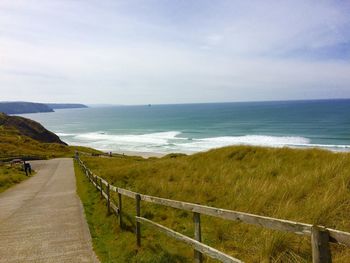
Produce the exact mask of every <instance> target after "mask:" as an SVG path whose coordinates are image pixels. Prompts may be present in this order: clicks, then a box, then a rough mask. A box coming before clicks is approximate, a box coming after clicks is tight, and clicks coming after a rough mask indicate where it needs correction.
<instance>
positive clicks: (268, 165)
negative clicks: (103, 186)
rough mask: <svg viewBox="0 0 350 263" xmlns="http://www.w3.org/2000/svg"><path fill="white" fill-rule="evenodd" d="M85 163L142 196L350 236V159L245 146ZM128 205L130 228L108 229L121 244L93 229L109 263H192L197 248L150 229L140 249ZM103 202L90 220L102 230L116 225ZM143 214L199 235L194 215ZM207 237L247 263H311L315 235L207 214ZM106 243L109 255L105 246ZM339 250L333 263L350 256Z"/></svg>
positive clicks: (153, 209)
mask: <svg viewBox="0 0 350 263" xmlns="http://www.w3.org/2000/svg"><path fill="white" fill-rule="evenodd" d="M83 160H84V161H86V162H87V164H88V166H89V167H90V168H91V169H92V170H93V171H94V172H95V173H96V174H98V175H100V176H102V177H104V178H105V179H107V180H108V181H109V182H111V183H112V184H113V185H115V186H119V187H124V188H127V189H130V190H134V191H137V192H140V193H144V194H149V195H154V196H160V197H165V198H171V199H175V200H182V201H188V202H194V203H200V204H204V205H210V206H215V207H221V208H227V209H232V210H237V211H243V212H249V213H254V214H259V215H265V216H271V217H276V218H282V219H288V220H295V221H299V222H304V223H310V224H322V225H325V226H327V227H331V228H336V229H339V230H344V231H350V221H349V220H348V218H349V217H350V154H345V153H331V152H328V151H322V150H316V149H311V150H293V149H287V148H282V149H272V148H259V147H243V146H242V147H226V148H222V149H217V150H212V151H209V152H206V153H199V154H195V155H191V156H183V155H169V156H166V157H164V158H159V159H158V158H150V159H147V160H146V159H143V158H138V157H126V156H117V157H113V158H96V157H83ZM84 185H85V184H84ZM84 187H90V186H84ZM90 190H91V191H92V193H91V194H93V193H95V194H96V193H97V192H95V190H93V189H90ZM96 198H99V197H98V196H95V197H91V199H92V200H96ZM114 198H115V197H114ZM89 199H90V198H89ZM124 200H125V201H124V204H123V205H124V208H125V211H126V212H127V215H126V216H125V221H126V224H127V228H128V231H120V229H119V228H118V227H117V225H118V223H117V221H109V223H110V224H111V225H110V226H109V227H108V228H110V229H112V232H113V236H115V237H116V239H114V240H112V239H110V238H108V237H107V236H106V234H105V233H104V232H102V231H101V232H100V231H92V232H93V233H94V244H95V247H96V251H97V254H98V255H100V257H101V259H102V261H103V262H108V260H107V259H108V258H106V257H104V256H103V255H107V254H114V253H115V255H116V257H118V256H119V255H122V258H123V260H125V261H122V260H121V261H119V260H118V259H117V258H116V259H115V260H113V258H112V260H111V261H110V262H173V261H175V262H176V260H175V258H176V256H179V257H180V258H181V257H184V258H186V259H187V260H188V261H189V262H191V260H192V257H193V251H192V250H191V249H188V248H186V247H185V246H183V245H181V244H179V243H178V242H177V241H173V240H171V239H170V238H167V237H165V236H164V235H163V234H160V233H157V232H155V231H153V230H152V229H149V228H147V227H143V228H142V242H143V245H142V248H141V249H140V250H137V249H136V247H135V238H134V235H133V233H132V230H133V215H134V210H135V205H134V201H133V200H129V199H128V198H127V197H125V198H124ZM96 202H97V201H96ZM95 205H96V204H94V205H93V206H89V209H90V212H89V213H90V214H92V215H93V216H94V217H93V218H90V219H89V223H90V227H92V229H93V228H94V227H96V226H95V223H92V222H93V221H94V222H95V220H97V218H99V219H98V221H97V222H99V225H101V226H102V225H103V224H106V220H115V219H109V217H108V218H106V216H105V211H104V210H102V208H101V210H99V209H97V207H95ZM101 206H103V204H101ZM141 213H142V216H144V217H146V218H149V219H152V220H154V221H155V222H158V223H161V224H163V225H165V226H167V227H170V228H172V229H174V230H176V231H179V232H181V233H183V234H186V235H188V236H193V223H192V215H191V213H187V212H184V211H178V210H175V209H170V208H165V207H161V206H156V205H151V204H146V203H144V202H142V209H141ZM88 217H89V216H88ZM128 218H129V220H128ZM103 227H105V226H103ZM202 232H203V233H202V234H203V241H204V243H206V244H208V245H211V246H213V247H215V248H217V249H219V250H222V251H225V252H227V253H228V254H230V255H232V256H235V257H237V258H239V259H241V260H244V261H246V262H311V246H310V238H309V237H306V236H298V235H295V234H290V233H283V232H279V231H273V230H266V229H263V228H261V227H257V226H251V225H247V224H243V223H238V222H230V221H225V220H222V219H216V218H212V217H207V216H202ZM153 242H154V243H153ZM101 243H103V244H104V245H103V247H104V252H103V253H102V252H101V250H100V249H99V248H98V247H100V246H102V245H101ZM152 244H154V245H152ZM152 246H154V247H155V249H154V250H152ZM121 248H122V251H120V250H121ZM331 249H332V254H333V262H346V261H347V259H349V258H350V249H346V248H344V247H342V246H339V245H332V246H331ZM146 251H152V253H150V254H147V253H148V252H146ZM119 253H120V254H119ZM162 253H165V254H166V255H168V253H170V255H172V256H171V260H173V261H171V260H168V261H161V260H160V261H159V260H158V258H157V255H159V254H162ZM146 254H147V255H148V256H145V259H144V258H143V256H142V255H146ZM143 259H144V261H143ZM205 260H206V262H212V260H210V259H208V258H206V259H205ZM180 261H181V260H180ZM181 262H182V261H181Z"/></svg>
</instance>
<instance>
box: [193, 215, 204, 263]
mask: <svg viewBox="0 0 350 263" xmlns="http://www.w3.org/2000/svg"><path fill="white" fill-rule="evenodd" d="M193 222H194V239H195V240H197V241H199V242H202V232H201V217H200V214H199V213H196V212H194V213H193ZM194 262H196V263H202V262H203V255H202V253H201V252H199V251H197V250H194Z"/></svg>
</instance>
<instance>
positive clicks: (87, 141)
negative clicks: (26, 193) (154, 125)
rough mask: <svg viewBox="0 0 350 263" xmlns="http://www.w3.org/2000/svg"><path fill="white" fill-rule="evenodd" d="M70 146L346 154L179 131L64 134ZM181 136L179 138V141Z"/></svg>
mask: <svg viewBox="0 0 350 263" xmlns="http://www.w3.org/2000/svg"><path fill="white" fill-rule="evenodd" d="M61 136H67V139H66V141H67V142H68V143H69V144H74V145H83V146H90V147H93V148H96V149H99V150H104V151H118V152H122V151H125V152H128V151H134V152H155V153H170V152H182V153H195V152H200V151H206V150H209V149H213V148H220V147H224V146H230V145H254V146H268V147H285V146H287V147H302V148H309V147H318V148H325V149H330V150H336V151H338V150H339V151H341V150H345V151H347V150H349V149H350V146H349V145H322V144H312V143H311V141H310V139H308V138H305V137H300V136H267V135H244V136H221V137H211V138H187V137H183V136H182V133H181V132H179V131H168V132H156V133H147V134H121V135H116V134H108V133H105V132H90V133H83V134H68V133H67V134H65V135H61ZM181 136H182V137H181Z"/></svg>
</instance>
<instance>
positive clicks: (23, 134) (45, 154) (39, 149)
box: [0, 113, 99, 160]
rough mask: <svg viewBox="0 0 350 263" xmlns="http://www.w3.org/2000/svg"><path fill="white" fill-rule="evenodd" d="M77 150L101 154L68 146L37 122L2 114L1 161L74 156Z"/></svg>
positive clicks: (0, 123)
mask: <svg viewBox="0 0 350 263" xmlns="http://www.w3.org/2000/svg"><path fill="white" fill-rule="evenodd" d="M75 150H79V151H83V152H89V153H99V151H97V150H94V149H91V148H86V147H77V146H67V145H66V144H65V143H64V142H62V141H61V140H60V139H59V137H58V136H57V135H55V134H54V133H52V132H50V131H48V130H46V129H45V128H44V127H43V126H42V125H40V124H39V123H37V122H35V121H32V120H29V119H26V118H22V117H16V116H8V115H6V114H2V113H0V160H11V159H13V158H24V159H48V158H55V157H64V156H73V154H74V151H75Z"/></svg>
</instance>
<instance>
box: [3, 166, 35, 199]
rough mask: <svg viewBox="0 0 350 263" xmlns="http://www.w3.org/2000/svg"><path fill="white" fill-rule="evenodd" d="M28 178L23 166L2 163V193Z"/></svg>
mask: <svg viewBox="0 0 350 263" xmlns="http://www.w3.org/2000/svg"><path fill="white" fill-rule="evenodd" d="M27 178H29V177H28V176H26V175H25V172H24V171H23V169H22V168H21V166H14V167H11V166H9V165H0V193H1V192H3V191H5V190H6V189H8V188H9V187H11V186H12V185H14V184H17V183H20V182H22V181H23V180H25V179H27Z"/></svg>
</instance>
